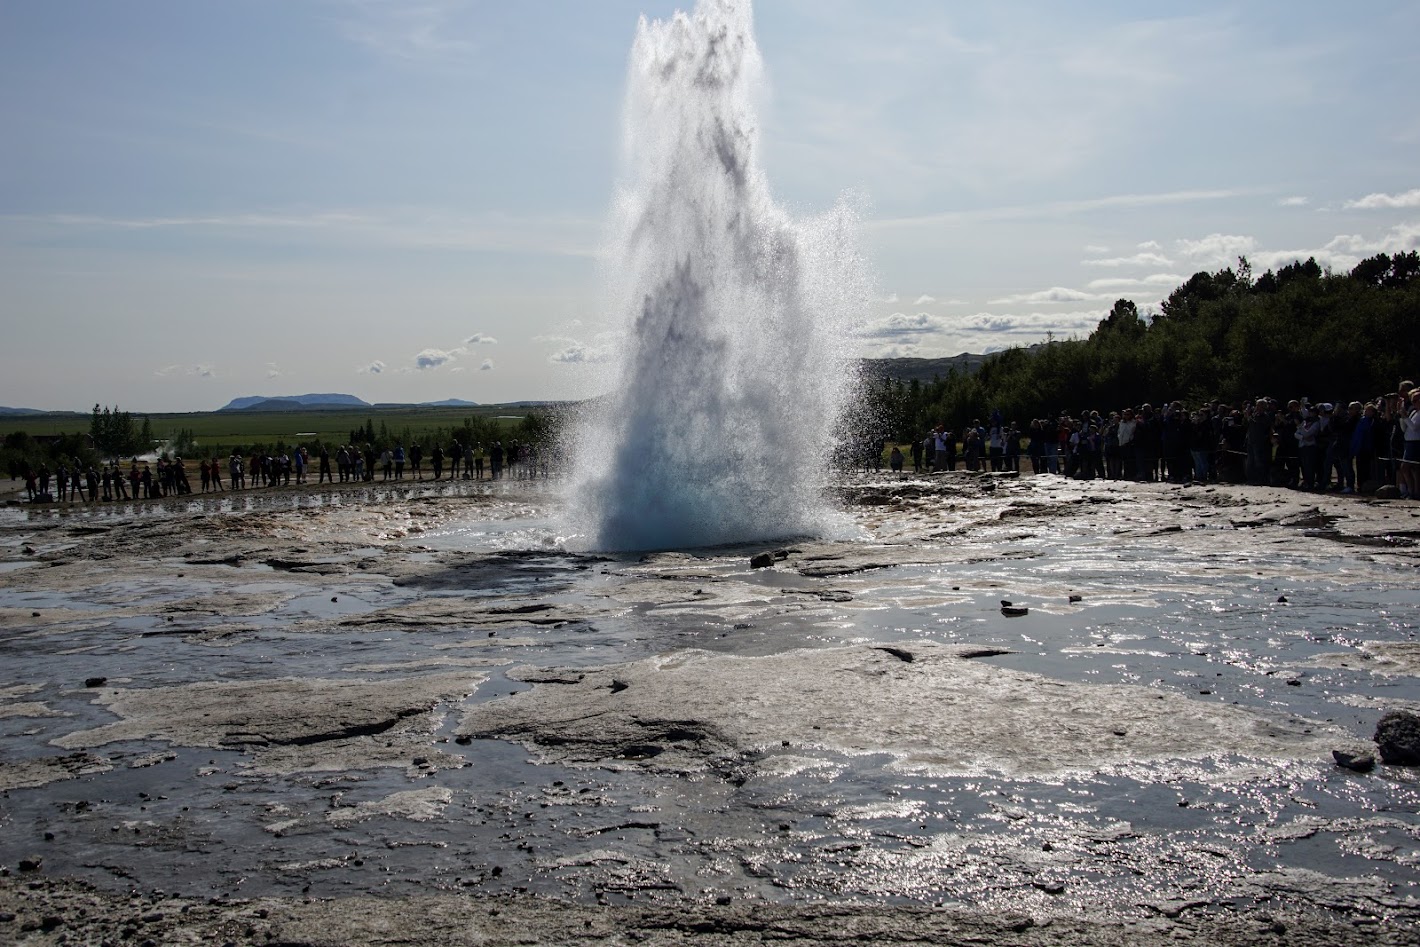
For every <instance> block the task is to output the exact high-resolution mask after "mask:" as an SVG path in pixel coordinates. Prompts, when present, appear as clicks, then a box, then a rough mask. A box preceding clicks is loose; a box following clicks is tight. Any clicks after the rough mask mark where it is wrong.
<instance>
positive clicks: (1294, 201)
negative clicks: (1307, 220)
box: [1277, 195, 1311, 207]
mask: <svg viewBox="0 0 1420 947" xmlns="http://www.w3.org/2000/svg"><path fill="white" fill-rule="evenodd" d="M1310 203H1311V199H1310V198H1307V197H1302V196H1301V195H1294V196H1292V197H1284V198H1282V199H1281V200H1280V201H1278V202H1277V206H1278V207H1306V206H1307V205H1308V204H1310Z"/></svg>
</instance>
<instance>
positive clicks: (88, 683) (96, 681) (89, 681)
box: [84, 677, 108, 687]
mask: <svg viewBox="0 0 1420 947" xmlns="http://www.w3.org/2000/svg"><path fill="white" fill-rule="evenodd" d="M106 681H108V678H106V677H86V678H84V686H85V687H103V686H104V683H105V682H106Z"/></svg>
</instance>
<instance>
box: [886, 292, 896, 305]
mask: <svg viewBox="0 0 1420 947" xmlns="http://www.w3.org/2000/svg"><path fill="white" fill-rule="evenodd" d="M897 301H898V299H897V293H888V294H887V297H886V298H884V299H883V302H885V303H887V304H888V305H890V306H891V305H893V304H894V303H896V302H897Z"/></svg>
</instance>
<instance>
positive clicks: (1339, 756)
mask: <svg viewBox="0 0 1420 947" xmlns="http://www.w3.org/2000/svg"><path fill="white" fill-rule="evenodd" d="M1331 758H1332V759H1334V760H1336V765H1337V766H1340V767H1342V768H1344V769H1349V770H1354V771H1355V772H1358V773H1369V772H1370V771H1371V770H1373V769H1375V768H1376V758H1375V757H1374V756H1372V755H1371V754H1370V753H1366V752H1352V751H1351V750H1332V751H1331Z"/></svg>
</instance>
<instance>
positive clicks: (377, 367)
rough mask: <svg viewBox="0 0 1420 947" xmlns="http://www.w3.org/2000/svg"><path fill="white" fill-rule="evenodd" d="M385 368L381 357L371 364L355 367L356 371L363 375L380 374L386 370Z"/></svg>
mask: <svg viewBox="0 0 1420 947" xmlns="http://www.w3.org/2000/svg"><path fill="white" fill-rule="evenodd" d="M385 368H386V365H385V363H384V362H382V361H380V360H379V359H375V360H374V361H373V362H371V363H370V364H368V365H365V366H362V367H360V368H357V369H355V371H356V373H358V374H361V375H379V374H381V373H382V372H383V371H384V370H385Z"/></svg>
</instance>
